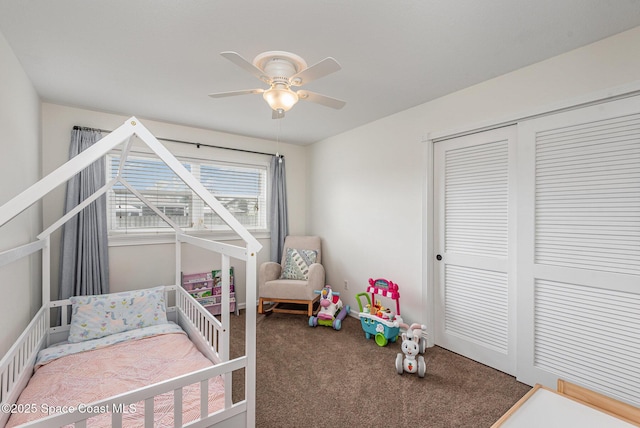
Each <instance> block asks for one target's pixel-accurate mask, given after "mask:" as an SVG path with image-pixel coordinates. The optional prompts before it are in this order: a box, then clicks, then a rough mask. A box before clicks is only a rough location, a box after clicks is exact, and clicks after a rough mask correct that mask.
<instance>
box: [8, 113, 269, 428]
mask: <svg viewBox="0 0 640 428" xmlns="http://www.w3.org/2000/svg"><path fill="white" fill-rule="evenodd" d="M133 136H137V137H138V138H139V139H140V140H141V141H142V142H144V143H145V144H146V145H147V146H148V147H149V148H150V149H151V150H152V151H153V152H154V153H155V154H156V155H157V156H158V157H159V158H160V159H161V160H162V161H164V162H165V163H166V165H167V166H168V167H169V168H171V169H172V170H173V171H174V172H175V174H176V175H177V176H178V177H180V178H181V179H182V181H184V183H185V184H186V185H188V186H189V187H190V188H191V190H193V192H194V193H195V194H197V195H198V196H199V197H200V198H201V199H202V200H203V201H204V203H205V204H207V205H208V206H209V207H211V209H212V210H213V211H214V212H215V213H216V214H217V215H218V216H220V218H221V219H222V220H223V221H224V222H225V223H226V224H227V225H228V226H229V227H230V228H231V229H232V230H233V231H234V232H235V233H237V234H238V235H239V236H240V238H241V239H242V240H243V241H244V244H245V246H244V247H240V246H234V245H229V244H226V243H222V242H216V241H212V240H208V239H203V238H199V237H194V236H190V235H187V234H186V233H185V232H184V231H183V230H182V229H181V228H180V227H179V226H178V225H176V224H175V223H174V222H173V221H171V219H169V218H168V217H166V216H165V215H164V213H162V212H161V211H160V210H159V209H158V208H156V207H155V206H154V205H153V204H152V203H151V202H150V201H149V200H147V199H146V198H145V197H144V196H142V195H141V194H139V192H137V191H136V190H135V189H134V188H133V187H132V186H130V185H129V183H127V182H126V180H124V179H123V178H122V177H121V173H122V170H123V168H124V164H125V161H126V158H127V156H128V154H129V152H130V148H131V145H132V139H131V138H132V137H133ZM121 144H122V145H123V149H122V150H123V151H122V157H121V163H120V169H119V173H118V176H117V177H115V178H114V179H112V180H111V181H110V182H108V183H107V184H106V185H105V186H103V187H102V188H101V189H99V190H98V191H96V192H95V193H94V194H93V195H92V196H90V197H89V198H87V199H86V200H85V201H83V202H82V203H81V204H79V205H78V206H77V207H76V208H74V209H73V210H72V211H70V212H69V213H67V214H65V215H64V216H63V217H61V218H60V219H59V220H58V221H56V222H55V223H54V224H52V225H51V226H50V227H48V228H47V229H46V230H44V231H43V232H42V233H41V234H40V235H38V237H37V238H38V239H37V240H36V241H34V242H32V243H29V244H26V245H22V246H19V247H16V248H13V249H9V250H5V251H3V252H0V266H4V265H7V264H9V263H12V262H14V261H16V260H18V259H20V258H23V257H27V256H29V255H31V254H34V253H36V252H38V251H41V253H42V307H41V308H40V310H39V311H38V312H37V314H36V315H35V316H34V318H33V320H32V321H31V323H30V324H29V326H28V327H27V328H26V329H25V331H24V333H23V334H22V335H21V336H20V337H19V338H18V340H17V341H16V342H15V343H14V345H13V346H12V347H11V349H10V350H9V351H8V352H7V354H6V355H5V356H4V357H3V358H2V360H0V401H1V402H2V404H5V403H9V404H11V403H15V401H16V400H17V398H18V396H19V395H20V392H21V391H22V390H23V389H24V387H25V385H26V384H27V382H28V381H29V378H30V377H31V374H32V372H33V366H34V362H35V358H36V355H37V353H38V351H39V350H40V349H42V348H44V347H46V346H48V345H49V344H51V343H56V342H58V341H60V340H64V338H66V334H68V330H69V326H68V325H67V324H65V323H66V314H67V311H68V309H69V304H70V302H69V301H68V300H66V301H58V302H52V301H51V300H50V285H51V278H50V236H51V234H52V233H53V232H54V231H55V230H57V229H58V228H59V227H61V226H62V225H64V224H65V223H66V222H67V221H68V220H69V219H71V218H72V217H74V216H75V215H76V214H78V213H79V212H80V211H81V210H82V209H84V208H85V207H86V206H88V205H89V204H90V203H91V202H93V201H94V200H96V199H97V198H98V197H100V196H101V195H103V194H105V193H106V192H107V191H108V190H109V189H111V188H112V187H113V186H114V185H115V184H116V183H121V184H122V185H124V186H125V187H127V188H128V189H129V190H130V191H131V192H133V193H134V194H135V195H136V196H137V197H138V198H139V199H140V200H141V201H142V202H143V203H145V204H146V205H147V206H148V207H149V208H150V209H152V210H153V211H154V212H155V213H156V214H158V215H159V216H160V217H161V218H162V219H163V220H164V221H166V222H167V223H168V224H169V225H170V226H171V227H172V228H173V229H174V231H175V238H176V243H175V245H176V260H175V263H176V277H175V285H170V286H167V287H165V289H166V293H167V297H169V298H172V299H174V300H175V306H173V307H170V308H168V315H169V312H171V313H172V315H173V319H174V320H177V321H180V324H181V325H182V327H183V328H185V329H186V330H187V333H188V334H189V337H190V339H191V340H192V341H193V342H194V344H195V345H196V346H197V347H198V348H199V349H200V350H201V351H202V352H203V353H204V354H205V355H207V356H208V357H209V358H210V359H212V360H214V361H216V362H217V363H218V364H216V365H215V366H213V367H212V368H210V369H206V370H201V371H198V372H194V373H192V374H188V375H185V376H181V377H179V378H174V379H172V380H169V381H166V382H162V383H158V384H155V385H153V386H152V387H149V388H144V389H140V390H136V391H133V392H132V393H126V394H121V395H120V396H117V397H116V398H115V399H108V400H103V401H104V404H109V406H110V408H112V407H113V405H119V404H122V403H133V402H136V401H140V400H144V401H145V408H146V406H147V405H150V406H151V407H149V410H152V405H153V397H154V396H155V395H158V394H160V393H165V392H169V391H177V390H179V389H180V388H181V387H182V386H185V385H188V384H192V383H194V382H206V380H207V379H208V378H210V377H213V376H217V375H222V376H223V377H224V379H225V406H224V409H222V410H221V411H219V412H216V413H215V414H213V415H211V416H207V415H206V412H204V411H203V412H202V415H201V420H199V421H197V422H195V423H194V424H193V425H190V426H198V427H205V426H214V425H215V426H216V427H227V426H234V427H236V426H247V427H253V426H255V389H256V388H255V379H256V306H255V305H254V304H253V302H256V300H257V297H256V263H257V253H258V252H259V251H260V249H261V248H262V245H261V244H260V243H259V242H258V241H257V240H256V239H255V238H254V237H253V236H252V235H251V234H250V233H249V232H248V231H247V229H246V228H245V227H244V226H242V224H240V222H238V220H236V218H235V217H233V215H232V214H231V213H229V211H227V209H226V208H225V207H224V206H223V205H222V204H221V203H220V202H219V201H218V200H217V199H216V198H215V197H214V196H213V195H212V194H211V193H209V191H207V190H206V188H205V187H204V186H203V185H202V184H201V183H200V182H199V181H198V180H196V179H195V177H194V176H193V175H191V173H190V172H189V171H188V170H187V169H186V168H185V167H184V166H183V165H182V164H181V163H180V162H179V161H178V160H177V159H176V158H175V157H174V156H173V155H172V154H171V153H170V152H169V150H167V149H166V148H165V147H164V146H163V145H162V144H161V143H160V142H159V141H158V139H157V138H155V137H154V136H153V135H152V134H151V132H149V130H148V129H147V128H145V127H144V126H143V125H142V124H141V123H140V122H139V121H138V120H137V119H136V118H135V117H131V118H130V119H128V120H127V121H125V122H124V124H123V125H121V126H120V127H118V128H117V129H116V130H114V131H113V132H111V133H109V134H108V135H106V136H105V137H103V138H102V139H101V140H99V141H98V142H96V143H95V144H94V145H92V146H91V147H89V148H87V149H86V150H84V151H83V152H81V153H80V154H78V155H77V156H75V157H74V158H72V159H71V160H69V161H68V162H66V163H65V164H64V165H62V166H60V167H59V168H57V169H56V170H55V171H53V172H51V173H50V174H49V175H47V176H46V177H44V178H43V179H41V180H40V181H38V182H37V183H35V184H33V185H32V186H31V187H29V188H28V189H26V190H24V191H23V192H22V193H20V194H18V195H17V196H15V197H14V198H13V199H11V200H10V201H8V202H7V203H5V204H4V205H3V206H2V207H0V227H2V226H4V225H5V224H6V223H7V222H8V221H10V220H11V219H12V218H14V217H15V216H17V215H18V214H20V213H21V212H22V211H24V210H26V209H27V208H28V207H30V206H31V205H33V204H35V203H36V202H38V201H39V200H40V199H42V198H43V197H44V196H45V195H46V194H47V193H49V192H50V191H51V190H53V189H54V188H56V187H57V186H59V185H61V184H64V183H66V182H67V181H68V180H69V179H70V178H71V177H73V176H74V175H75V174H77V173H78V172H80V171H82V170H83V169H84V168H86V167H87V166H89V165H90V164H92V163H93V162H95V161H96V160H98V159H100V158H102V157H103V156H104V155H106V154H107V153H108V152H109V151H111V150H112V149H114V148H116V147H118V146H119V145H121ZM183 243H187V244H191V245H195V246H198V247H200V248H203V249H206V250H209V251H212V252H215V253H218V254H220V257H221V269H222V272H228V270H229V268H230V266H231V264H230V258H234V259H238V260H243V261H245V264H246V302H247V305H246V331H245V335H246V336H245V355H244V356H242V357H239V358H236V359H233V360H230V356H229V337H230V331H229V330H230V325H229V313H230V312H229V307H230V306H229V305H230V302H229V300H230V299H229V282H230V281H229V276H228V275H222V289H223V293H222V305H221V306H222V308H221V311H222V312H221V313H222V316H221V320H220V321H218V320H217V319H216V318H215V317H213V316H212V315H211V314H210V313H209V312H208V311H207V310H206V309H204V308H202V306H200V305H198V304H197V302H196V301H195V300H194V299H193V298H191V297H190V296H189V295H188V293H186V292H185V291H184V289H183V288H182V287H181V286H180V281H181V278H180V274H181V271H182V269H181V246H182V244H183ZM54 307H55V308H59V309H60V310H61V311H62V314H63V316H62V319H63V321H62V322H63V325H62V326H52V325H51V310H52V308H54ZM240 369H244V372H245V399H244V400H242V401H239V402H237V403H235V404H233V403H232V400H231V373H232V372H233V371H235V370H240ZM202 399H203V400H206V398H205V397H203V398H202ZM205 402H206V401H205ZM101 403H102V402H101ZM176 407H179V406H176ZM149 413H152V412H149ZM96 414H97V413H84V414H78V413H76V414H64V415H62V417H61V418H59V419H56V420H55V423H56V424H58V423H59V422H60V423H62V424H68V423H79V425H76V426H82V424H83V423H84V422H83V419H86V418H89V417H91V416H94V415H96ZM146 414H147V412H145V415H146ZM121 416H122V415H120V416H117V415H114V417H113V424H114V426H118V425H119V424H121ZM2 418H5V419H2ZM6 418H8V414H0V425H4V423H6ZM151 418H152V415H151ZM176 418H177V419H178V421H179V419H180V418H181V416H178V414H177V413H176ZM47 419H48V418H47ZM118 421H119V422H118ZM149 422H151V425H152V424H153V420H152V419H151V420H150V421H149V419H147V421H146V423H147V424H148V423H149ZM38 425H39V423H36V424H34V426H38ZM151 425H148V426H151ZM47 426H51V425H47Z"/></svg>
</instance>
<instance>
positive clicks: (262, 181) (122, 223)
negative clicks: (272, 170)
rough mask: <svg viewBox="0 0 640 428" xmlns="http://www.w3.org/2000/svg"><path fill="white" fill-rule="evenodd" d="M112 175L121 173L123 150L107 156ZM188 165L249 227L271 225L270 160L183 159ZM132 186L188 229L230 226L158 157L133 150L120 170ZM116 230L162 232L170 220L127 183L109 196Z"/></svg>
mask: <svg viewBox="0 0 640 428" xmlns="http://www.w3.org/2000/svg"><path fill="white" fill-rule="evenodd" d="M107 161H108V162H109V168H107V170H108V174H109V177H107V178H108V179H111V178H112V177H115V176H116V175H117V174H118V170H119V167H120V154H119V153H117V152H114V153H112V154H110V155H109V156H108V157H107ZM180 161H181V162H182V164H183V166H184V167H185V168H186V169H187V170H188V171H190V172H191V173H192V174H193V175H194V176H195V177H196V179H198V180H199V181H200V182H201V183H202V184H203V185H204V186H205V188H207V190H208V191H209V192H211V193H212V194H213V195H214V196H215V197H216V198H217V199H218V201H220V203H222V205H223V206H224V207H225V208H227V210H229V212H231V214H233V215H234V216H235V217H236V219H238V221H240V222H241V223H242V224H243V225H244V226H245V227H246V228H247V229H249V230H254V231H255V230H265V229H266V227H267V226H266V211H267V210H266V203H267V202H266V199H267V197H266V193H267V183H266V180H267V178H266V177H267V171H266V166H260V165H238V164H227V163H222V162H213V161H207V160H199V159H181V160H180ZM121 177H122V179H124V180H125V181H126V182H127V183H128V184H129V185H130V186H131V187H133V188H134V189H135V191H137V192H138V193H139V194H140V195H141V196H142V197H143V198H144V199H147V200H148V201H150V202H151V203H152V204H153V205H155V206H156V208H157V209H158V210H159V211H161V212H162V213H163V214H164V215H165V216H167V217H168V218H169V219H170V220H171V221H173V222H174V223H175V224H177V225H178V226H180V227H181V228H184V229H188V230H211V231H220V230H230V228H229V227H228V226H227V225H226V224H225V223H224V222H223V221H222V219H221V218H220V217H219V216H218V215H217V214H215V213H214V212H213V210H212V209H211V208H210V207H208V206H205V204H204V202H203V201H202V200H201V199H200V198H199V197H198V196H197V195H196V194H195V193H193V192H192V191H191V189H190V188H189V187H188V186H187V185H186V184H185V183H184V182H183V181H182V180H181V179H180V178H179V177H178V176H177V175H176V174H175V173H174V172H173V171H172V170H171V169H170V168H169V167H168V166H166V165H165V163H164V162H163V161H161V160H159V159H154V158H151V157H147V156H144V155H129V156H128V158H127V160H126V162H125V164H124V167H123V169H122V173H121ZM107 206H108V208H107V209H108V211H109V220H110V222H109V230H110V232H112V233H154V232H155V233H157V232H162V231H164V230H167V228H169V224H168V223H166V222H165V221H164V220H163V219H162V217H161V216H160V215H158V214H157V213H156V212H154V211H153V210H152V209H151V208H149V207H148V206H147V205H146V204H145V203H144V202H143V201H142V200H141V199H140V198H139V197H138V196H137V195H136V194H135V192H133V191H131V190H130V189H128V188H127V187H126V186H125V185H124V184H122V183H118V184H117V185H116V186H114V187H113V189H112V190H111V191H110V192H109V196H108V204H107Z"/></svg>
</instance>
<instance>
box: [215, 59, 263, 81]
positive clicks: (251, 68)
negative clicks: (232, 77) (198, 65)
mask: <svg viewBox="0 0 640 428" xmlns="http://www.w3.org/2000/svg"><path fill="white" fill-rule="evenodd" d="M220 55H222V56H223V57H225V58H226V59H228V60H229V61H231V62H232V63H234V64H235V65H237V66H238V67H240V68H242V69H244V70H245V71H248V72H249V73H251V74H253V75H254V76H256V77H257V78H258V79H260V80H262V81H263V82H266V83H271V78H270V77H269V76H267V75H265V74H264V72H263V71H262V70H260V69H259V68H258V67H256V66H255V65H253V64H252V63H251V62H249V61H247V60H246V59H244V57H243V56H242V55H240V54H239V53H237V52H233V51H225V52H221V53H220Z"/></svg>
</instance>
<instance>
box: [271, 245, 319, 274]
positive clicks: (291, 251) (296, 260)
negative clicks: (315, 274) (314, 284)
mask: <svg viewBox="0 0 640 428" xmlns="http://www.w3.org/2000/svg"><path fill="white" fill-rule="evenodd" d="M317 254H318V253H317V252H316V251H315V250H298V249H295V248H287V255H286V257H285V262H284V266H283V268H282V274H281V276H280V278H281V279H296V280H302V281H306V280H308V279H309V266H311V265H312V264H314V263H315V262H316V256H317Z"/></svg>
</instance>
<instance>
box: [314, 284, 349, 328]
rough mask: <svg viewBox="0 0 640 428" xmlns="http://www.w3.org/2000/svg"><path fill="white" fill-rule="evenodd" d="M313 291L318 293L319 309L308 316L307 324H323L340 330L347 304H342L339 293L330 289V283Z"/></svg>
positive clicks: (346, 312)
mask: <svg viewBox="0 0 640 428" xmlns="http://www.w3.org/2000/svg"><path fill="white" fill-rule="evenodd" d="M314 292H315V293H316V294H320V310H319V311H318V314H317V316H311V317H309V326H310V327H316V326H317V325H324V326H327V327H333V328H334V329H336V330H340V328H341V327H342V320H344V319H345V318H346V317H347V314H349V310H350V308H349V305H346V306H344V305H343V304H342V300H341V299H340V293H338V292H337V291H333V290H331V286H330V285H325V286H324V288H323V289H322V290H315V291H314Z"/></svg>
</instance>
